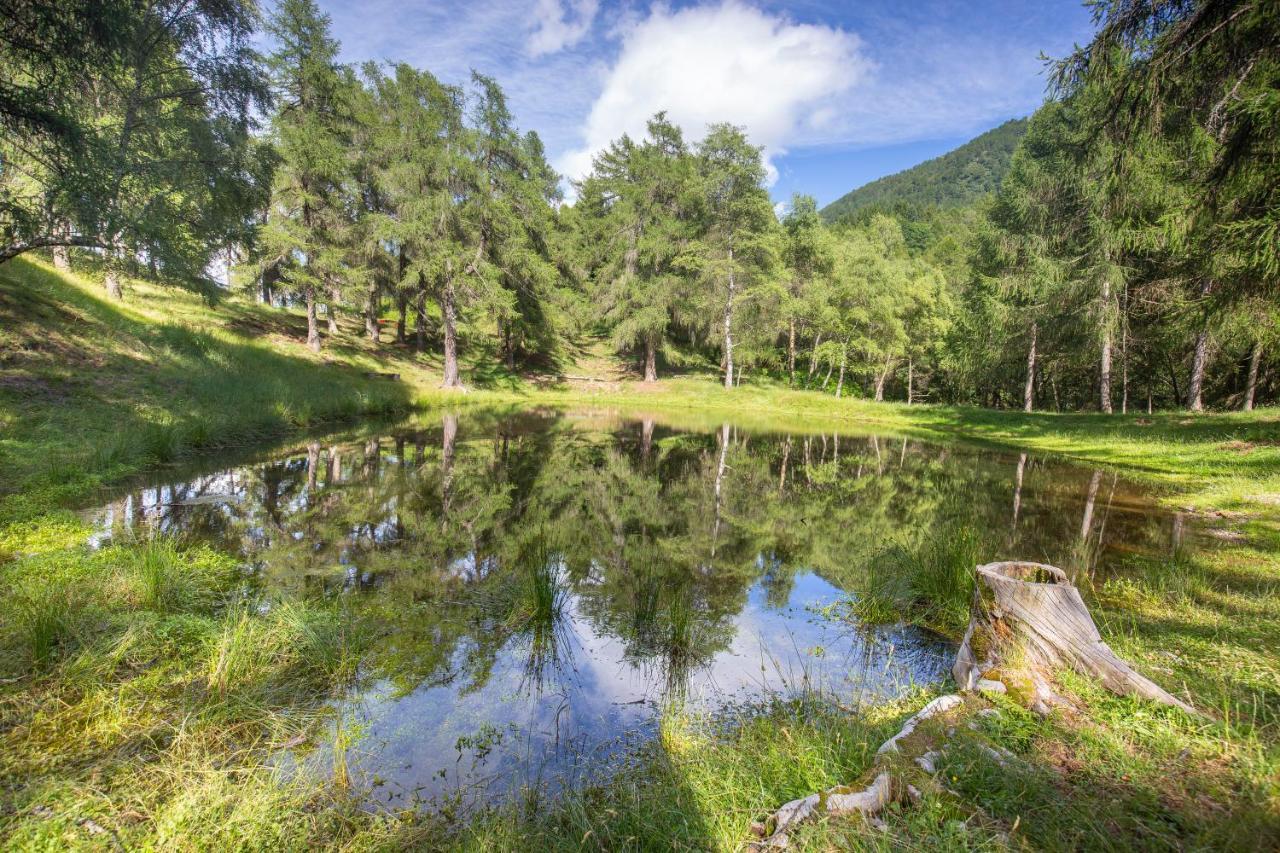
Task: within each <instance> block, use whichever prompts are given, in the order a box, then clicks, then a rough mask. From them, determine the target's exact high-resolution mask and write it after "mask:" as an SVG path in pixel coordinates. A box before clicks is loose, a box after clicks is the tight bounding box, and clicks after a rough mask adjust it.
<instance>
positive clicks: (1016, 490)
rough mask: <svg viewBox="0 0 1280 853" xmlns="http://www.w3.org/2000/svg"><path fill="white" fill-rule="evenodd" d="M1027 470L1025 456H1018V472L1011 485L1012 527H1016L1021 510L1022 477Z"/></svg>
mask: <svg viewBox="0 0 1280 853" xmlns="http://www.w3.org/2000/svg"><path fill="white" fill-rule="evenodd" d="M1026 470H1027V454H1025V453H1020V454H1018V470H1017V472H1016V473H1015V475H1014V484H1013V526H1014V529H1017V527H1018V512H1019V511H1020V510H1021V509H1022V475H1023V472H1025V471H1026Z"/></svg>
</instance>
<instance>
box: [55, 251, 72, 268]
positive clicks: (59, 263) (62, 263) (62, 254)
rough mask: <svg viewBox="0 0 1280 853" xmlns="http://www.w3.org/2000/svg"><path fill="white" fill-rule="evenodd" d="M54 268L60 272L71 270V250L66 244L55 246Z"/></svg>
mask: <svg viewBox="0 0 1280 853" xmlns="http://www.w3.org/2000/svg"><path fill="white" fill-rule="evenodd" d="M53 268H54V269H55V270H57V271H58V272H70V271H71V252H70V250H69V249H68V248H67V247H66V246H54V247H53Z"/></svg>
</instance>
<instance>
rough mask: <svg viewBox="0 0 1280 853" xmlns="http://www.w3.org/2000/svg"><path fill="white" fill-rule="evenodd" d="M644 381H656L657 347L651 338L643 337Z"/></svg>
mask: <svg viewBox="0 0 1280 853" xmlns="http://www.w3.org/2000/svg"><path fill="white" fill-rule="evenodd" d="M644 381H645V382H657V381H658V348H657V347H656V346H654V344H653V339H652V338H645V339H644Z"/></svg>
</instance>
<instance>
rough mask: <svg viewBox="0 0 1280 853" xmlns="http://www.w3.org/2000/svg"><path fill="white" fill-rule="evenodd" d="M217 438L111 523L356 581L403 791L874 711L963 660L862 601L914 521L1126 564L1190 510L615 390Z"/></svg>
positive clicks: (534, 777) (1005, 551)
mask: <svg viewBox="0 0 1280 853" xmlns="http://www.w3.org/2000/svg"><path fill="white" fill-rule="evenodd" d="M213 464H217V463H212V464H211V463H206V467H204V468H203V469H194V470H188V471H174V472H172V473H171V474H169V475H168V476H165V477H162V478H159V479H157V480H155V481H152V482H150V483H147V484H145V485H144V486H142V487H138V488H134V489H132V490H130V491H128V492H126V493H124V494H121V495H119V496H118V497H117V498H116V499H115V500H113V501H111V502H110V503H109V504H107V505H106V506H104V507H102V508H100V509H98V510H96V511H94V518H95V521H96V524H97V529H98V530H99V533H98V534H97V535H96V537H95V538H96V539H97V540H98V541H105V540H106V539H108V538H109V537H111V536H120V535H128V534H129V533H130V529H131V528H132V529H133V530H132V532H133V533H136V532H138V531H139V530H140V529H145V530H147V531H156V530H159V531H165V532H169V533H175V534H180V535H182V536H184V537H186V538H188V539H195V540H199V541H207V542H211V543H213V544H215V545H217V546H218V547H220V548H223V549H225V550H229V551H231V552H234V553H238V554H240V555H241V556H242V557H243V559H244V561H245V564H246V572H247V574H248V575H249V576H250V578H251V584H250V588H251V590H252V594H253V596H254V597H255V598H256V599H258V600H259V606H260V607H261V608H269V607H271V606H273V604H274V603H277V602H280V601H285V600H289V599H292V598H299V597H312V598H322V599H333V600H335V601H337V602H339V603H340V604H341V605H342V606H343V607H344V608H345V610H346V612H348V613H350V614H352V617H353V618H358V619H360V620H361V623H362V624H372V625H375V626H377V630H376V639H375V640H374V642H373V644H372V647H371V649H370V651H369V652H368V653H367V654H366V655H365V657H364V658H363V660H362V662H361V666H360V671H359V675H358V677H357V679H356V682H355V684H354V685H353V686H352V688H351V689H350V690H349V691H348V692H347V694H346V695H344V696H342V697H340V698H335V699H334V700H333V710H334V714H333V718H334V719H335V720H341V721H342V723H341V724H342V725H344V726H346V727H347V728H348V729H350V730H354V731H357V732H359V733H360V738H359V740H358V743H357V745H356V746H355V747H354V749H353V751H352V754H351V755H350V756H349V758H348V760H349V761H350V763H351V764H352V765H353V773H354V775H355V777H356V779H357V780H358V781H359V782H361V783H362V785H363V787H364V788H365V789H367V790H368V791H370V797H371V801H372V802H375V803H383V804H386V805H389V806H392V807H404V806H411V805H419V804H430V803H438V802H440V801H441V800H442V799H444V798H448V799H450V800H452V801H454V802H456V803H459V804H461V805H464V806H465V805H466V803H467V802H469V801H470V800H471V799H472V798H475V797H477V796H479V795H481V794H485V795H492V794H495V793H497V794H501V793H502V792H505V791H512V790H516V789H518V788H520V787H522V786H526V785H539V786H544V787H546V788H548V789H551V790H554V789H556V788H557V787H560V786H563V785H566V784H575V783H576V782H578V781H580V780H582V779H585V778H591V777H594V776H596V775H598V774H600V773H602V772H605V771H607V768H608V767H609V766H610V764H611V763H612V762H615V761H617V760H621V758H622V757H624V756H625V755H626V754H627V753H628V752H629V750H631V749H632V748H634V747H636V746H637V745H640V744H643V743H644V742H645V741H646V740H648V739H651V738H653V737H655V736H656V733H657V726H658V719H659V717H660V715H661V713H662V709H663V708H664V707H665V706H666V705H667V704H668V703H672V702H678V703H680V704H681V705H682V706H690V707H692V708H694V709H697V710H700V711H705V712H708V713H712V714H728V713H732V712H733V711H734V709H740V708H743V707H746V706H749V705H751V704H752V703H758V702H760V701H762V700H764V699H766V698H768V697H771V696H778V695H781V696H787V695H794V694H796V693H799V692H801V691H804V692H807V693H809V694H810V695H812V693H814V692H815V691H817V692H820V693H821V694H822V695H823V696H824V697H826V698H827V699H829V700H830V701H836V702H840V703H841V704H843V705H846V706H848V707H849V708H850V709H851V712H853V711H856V707H857V706H858V705H859V704H861V703H865V702H870V701H875V700H877V699H882V698H885V697H890V696H893V695H896V694H899V693H901V692H902V691H904V690H907V689H909V688H910V687H911V686H912V685H915V684H928V683H932V682H936V681H938V680H941V679H943V678H945V677H946V675H947V673H948V671H949V668H950V665H951V660H952V654H953V647H952V646H951V644H950V643H948V642H947V641H946V640H944V639H942V638H940V637H937V636H934V635H932V634H930V633H928V632H926V631H923V630H919V629H915V628H910V627H888V628H884V627H880V628H869V627H865V626H860V625H857V624H856V623H854V622H853V621H851V619H850V617H849V615H848V611H847V608H845V607H842V606H841V605H842V604H843V603H844V602H847V601H848V600H849V598H850V595H851V594H855V593H856V589H857V588H858V586H859V583H860V582H861V581H862V580H864V579H865V578H866V577H867V576H868V574H869V573H874V572H876V571H877V570H878V565H879V561H878V557H879V556H880V555H881V554H883V552H884V551H885V549H886V548H888V547H890V546H893V545H902V546H905V547H914V546H918V545H919V544H920V543H922V542H925V541H927V540H928V538H929V537H934V536H942V535H948V534H949V533H950V532H952V531H954V530H956V529H957V527H959V526H965V527H969V528H971V529H972V530H974V531H975V532H977V533H978V534H979V535H980V537H981V538H982V541H983V542H984V543H985V545H984V547H985V549H986V551H987V552H988V553H987V556H988V557H989V558H991V559H1011V558H1019V559H1030V560H1037V561H1043V562H1050V563H1055V564H1057V565H1060V566H1063V567H1065V568H1068V569H1069V570H1070V571H1075V572H1089V573H1106V572H1112V571H1120V570H1123V564H1124V561H1125V559H1126V555H1127V554H1129V553H1131V552H1147V553H1158V552H1161V551H1167V550H1168V549H1170V548H1173V547H1177V546H1178V545H1179V543H1180V540H1181V538H1182V537H1183V536H1184V535H1188V534H1184V531H1183V524H1182V520H1181V518H1179V517H1178V516H1176V515H1170V514H1167V513H1163V512H1160V511H1157V510H1156V509H1155V508H1154V506H1153V503H1152V500H1151V498H1150V496H1147V495H1144V494H1143V493H1142V492H1141V491H1140V490H1138V489H1135V488H1134V487H1133V486H1131V485H1130V484H1127V483H1125V482H1124V481H1123V480H1121V479H1118V478H1117V477H1116V476H1114V475H1113V474H1111V473H1105V472H1101V471H1094V470H1089V469H1082V468H1078V467H1073V466H1070V465H1066V464H1063V463H1060V462H1053V461H1050V460H1047V459H1041V458H1037V457H1033V456H1028V455H1026V454H1008V453H1002V452H995V451H991V450H983V449H977V448H973V447H968V446H963V445H941V444H929V443H922V442H920V441H918V440H914V439H911V440H909V439H905V438H901V437H893V436H888V435H874V434H868V435H849V434H842V435H836V434H831V433H826V434H822V433H817V432H814V433H810V434H800V433H796V434H787V433H780V432H771V431H767V430H750V429H740V428H737V427H735V426H734V425H732V424H716V425H707V424H695V425H692V426H691V425H688V424H682V425H680V426H679V427H676V426H672V425H670V424H669V423H666V422H662V421H660V419H657V418H638V419H634V420H633V419H628V418H623V417H618V416H616V415H610V414H608V413H599V412H582V413H569V414H555V413H543V412H526V413H522V414H518V415H510V414H505V415H498V414H492V413H486V412H481V411H471V412H466V413H463V414H456V415H455V414H443V415H439V416H437V417H435V418H431V419H421V420H418V421H415V422H413V423H409V424H404V425H399V426H396V427H384V428H381V429H378V428H368V429H366V430H364V431H361V432H357V433H349V434H345V435H342V436H338V437H327V438H325V439H322V440H317V441H313V442H310V443H308V444H305V445H303V446H300V447H297V448H294V449H292V450H288V451H278V452H275V453H267V454H264V455H263V456H261V457H260V458H256V459H250V460H246V461H244V462H243V463H241V464H237V465H235V466H233V467H222V468H216V467H212V465H213ZM222 464H223V465H225V464H226V463H225V462H223V463H222ZM335 725H337V723H335ZM282 761H283V762H284V764H285V765H287V766H288V767H290V768H293V769H294V770H295V771H297V770H301V771H302V772H320V773H323V772H328V767H329V765H330V763H331V761H332V755H331V753H330V752H329V751H327V749H326V748H325V747H318V748H315V749H312V750H310V751H300V752H298V753H297V754H294V755H289V756H284V757H282Z"/></svg>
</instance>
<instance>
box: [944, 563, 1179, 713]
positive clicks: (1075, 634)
mask: <svg viewBox="0 0 1280 853" xmlns="http://www.w3.org/2000/svg"><path fill="white" fill-rule="evenodd" d="M1061 666H1069V667H1071V668H1072V669H1074V670H1076V671H1077V672H1079V673H1081V674H1083V675H1088V676H1092V677H1094V678H1097V679H1098V680H1100V681H1101V682H1102V683H1103V685H1105V686H1106V687H1107V688H1108V689H1109V690H1111V691H1112V692H1114V693H1118V694H1121V695H1134V696H1141V697H1143V698H1146V699H1151V700H1153V701H1156V702H1160V703H1163V704H1165V705H1174V706H1177V707H1178V708H1181V709H1183V710H1184V711H1187V712H1189V713H1193V714H1194V713H1197V712H1196V711H1195V709H1193V708H1192V707H1191V706H1189V705H1187V704H1186V703H1185V702H1183V701H1182V700H1180V699H1178V698H1177V697H1175V696H1173V695H1171V694H1170V693H1168V692H1166V691H1165V690H1164V689H1163V688H1161V687H1160V686H1159V685H1157V684H1156V683H1155V682H1153V681H1151V680H1150V679H1148V678H1146V677H1145V676H1142V675H1140V674H1139V673H1137V672H1135V671H1134V669H1133V667H1131V666H1130V665H1129V664H1128V663H1127V662H1125V661H1124V660H1123V659H1121V658H1120V657H1119V656H1117V655H1116V653H1115V652H1113V651H1112V650H1111V648H1110V647H1109V646H1108V645H1107V644H1106V643H1104V642H1103V641H1102V636H1101V635H1100V634H1099V633H1098V628H1097V626H1095V625H1094V623H1093V618H1092V617H1091V616H1090V615H1089V609H1088V608H1087V607H1085V603H1084V600H1083V599H1082V598H1081V597H1080V591H1079V590H1078V589H1076V588H1075V586H1073V585H1072V584H1071V582H1070V581H1069V580H1068V579H1067V576H1066V573H1065V572H1063V571H1062V570H1061V569H1058V568H1055V567H1054V566H1047V565H1045V564H1043V563H1025V562H1002V563H987V564H986V565H984V566H978V569H977V582H976V585H975V588H974V593H973V605H972V610H971V615H970V619H969V628H968V630H967V631H966V632H965V635H964V640H963V642H961V644H960V651H959V653H957V655H956V662H955V665H954V666H953V667H952V669H951V673H952V675H953V676H955V680H956V684H957V685H958V686H959V687H960V689H961V690H962V691H964V690H974V689H978V688H980V687H981V685H980V684H979V682H980V681H984V680H988V679H990V680H996V681H1001V682H1003V683H1004V684H1006V685H1007V686H1008V687H1010V688H1013V689H1015V690H1017V689H1023V690H1028V692H1029V693H1030V695H1029V696H1028V697H1027V698H1028V700H1029V704H1030V706H1031V708H1032V709H1033V710H1036V711H1038V712H1040V713H1047V711H1048V706H1049V705H1052V704H1054V703H1055V702H1056V701H1057V697H1056V695H1055V694H1054V693H1053V690H1052V689H1051V688H1050V687H1049V680H1048V675H1049V673H1050V672H1051V671H1052V670H1053V669H1055V668H1058V667H1061Z"/></svg>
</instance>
